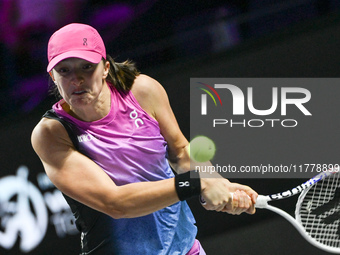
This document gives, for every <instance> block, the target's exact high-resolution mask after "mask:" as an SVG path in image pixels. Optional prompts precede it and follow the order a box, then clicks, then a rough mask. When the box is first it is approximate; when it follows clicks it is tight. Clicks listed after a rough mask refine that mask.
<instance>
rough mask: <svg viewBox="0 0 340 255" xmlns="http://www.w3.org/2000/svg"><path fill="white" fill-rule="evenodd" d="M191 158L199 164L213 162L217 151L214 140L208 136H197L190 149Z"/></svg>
mask: <svg viewBox="0 0 340 255" xmlns="http://www.w3.org/2000/svg"><path fill="white" fill-rule="evenodd" d="M188 150H189V155H190V157H191V158H192V159H193V160H195V161H197V162H206V161H209V160H211V159H212V158H213V157H214V155H215V151H216V146H215V143H214V142H213V140H211V139H210V138H208V137H206V136H197V137H195V138H194V139H192V140H191V142H190V144H189V147H188Z"/></svg>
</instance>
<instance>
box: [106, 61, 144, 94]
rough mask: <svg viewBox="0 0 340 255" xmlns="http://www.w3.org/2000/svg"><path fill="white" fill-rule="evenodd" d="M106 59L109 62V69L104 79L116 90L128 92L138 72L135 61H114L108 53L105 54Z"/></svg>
mask: <svg viewBox="0 0 340 255" xmlns="http://www.w3.org/2000/svg"><path fill="white" fill-rule="evenodd" d="M106 60H107V61H109V63H110V70H109V74H108V76H107V77H106V80H107V81H108V82H109V83H111V84H112V85H113V86H114V87H115V88H116V89H117V90H118V91H120V92H128V91H129V90H130V89H131V87H132V84H133V82H134V80H135V79H136V76H138V75H139V74H140V72H139V71H138V70H137V68H136V66H135V63H133V62H132V61H130V60H126V61H124V62H123V63H116V62H115V61H114V60H113V58H112V57H111V56H110V55H107V57H106Z"/></svg>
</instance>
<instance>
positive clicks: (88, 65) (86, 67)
mask: <svg viewBox="0 0 340 255" xmlns="http://www.w3.org/2000/svg"><path fill="white" fill-rule="evenodd" d="M91 68H92V65H91V64H86V65H84V66H83V69H85V70H88V69H91Z"/></svg>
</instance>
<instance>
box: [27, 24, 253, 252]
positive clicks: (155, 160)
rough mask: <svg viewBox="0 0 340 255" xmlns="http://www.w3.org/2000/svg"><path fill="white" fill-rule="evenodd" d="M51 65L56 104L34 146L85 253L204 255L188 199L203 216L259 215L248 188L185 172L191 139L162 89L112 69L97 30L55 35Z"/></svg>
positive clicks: (126, 66)
mask: <svg viewBox="0 0 340 255" xmlns="http://www.w3.org/2000/svg"><path fill="white" fill-rule="evenodd" d="M48 61H49V64H48V67H47V71H48V72H49V74H50V76H51V78H52V80H53V81H54V82H55V85H56V88H57V90H58V92H59V94H60V96H61V97H62V99H61V100H60V101H59V102H57V103H56V104H54V105H53V107H52V110H50V111H48V112H47V113H46V114H45V115H44V117H43V118H42V120H41V121H40V122H39V123H38V125H37V126H36V127H35V129H34V130H33V133H32V145H33V148H34V149H35V151H36V153H37V154H38V156H39V157H40V159H41V161H42V163H43V166H44V168H45V171H46V173H47V175H48V177H49V178H50V179H51V181H52V182H53V183H54V184H55V186H56V187H57V188H58V189H59V190H60V191H61V192H62V193H63V194H64V195H65V198H66V200H67V202H68V203H69V205H70V207H71V209H72V211H73V213H74V215H75V218H76V225H77V228H78V229H79V230H80V232H81V254H100V255H105V254H110V255H112V254H128V255H131V254H141V255H145V254H148V255H152V254H170V255H173V254H191V255H192V254H205V252H204V250H203V248H202V247H201V245H200V243H199V242H198V240H196V239H195V237H196V234H197V229H196V226H195V220H194V217H193V215H192V213H191V211H190V209H189V207H188V205H187V203H186V202H185V200H186V199H187V198H189V197H192V196H199V195H201V196H202V198H203V199H204V200H205V201H206V203H205V205H204V207H205V208H206V209H208V210H216V211H222V212H227V213H231V214H240V213H242V212H247V213H250V214H252V213H254V212H255V209H254V203H255V201H256V197H257V193H256V192H255V191H253V190H252V189H251V188H249V187H247V186H243V185H240V184H237V183H231V182H229V181H228V180H227V179H224V178H222V177H220V176H215V177H216V178H203V177H202V176H201V178H199V176H198V175H199V174H198V173H196V172H193V171H192V172H190V171H189V170H190V157H189V155H188V153H187V150H186V146H187V145H188V141H187V140H186V138H185V137H184V136H183V134H182V132H181V131H180V128H179V126H178V124H177V121H176V119H175V117H174V114H173V112H172V110H171V108H170V104H169V102H168V98H167V94H166V92H165V90H164V89H163V87H162V86H161V85H160V84H159V83H158V82H157V81H156V80H154V79H152V78H150V77H148V76H146V75H143V74H140V73H139V72H138V71H137V70H136V68H135V66H134V65H133V64H131V63H129V62H124V63H115V62H114V61H113V60H112V58H110V57H109V56H107V55H106V50H105V46H104V43H103V40H102V38H101V37H100V35H99V34H98V32H97V31H96V30H95V29H94V28H93V27H91V26H88V25H85V24H69V25H67V26H65V27H63V28H61V29H59V30H58V31H56V32H55V33H54V34H53V35H52V36H51V38H50V40H49V43H48ZM170 165H171V166H172V167H173V169H174V171H176V172H177V174H176V175H174V173H173V171H172V169H171V167H170ZM190 173H192V174H190ZM193 175H196V176H193ZM230 192H235V193H234V198H233V200H232V199H231V194H230Z"/></svg>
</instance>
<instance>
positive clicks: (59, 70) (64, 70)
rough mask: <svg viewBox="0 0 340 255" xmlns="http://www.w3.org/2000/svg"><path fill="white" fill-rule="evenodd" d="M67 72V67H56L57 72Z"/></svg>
mask: <svg viewBox="0 0 340 255" xmlns="http://www.w3.org/2000/svg"><path fill="white" fill-rule="evenodd" d="M67 72H68V69H67V68H63V67H61V68H59V69H58V73H67Z"/></svg>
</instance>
